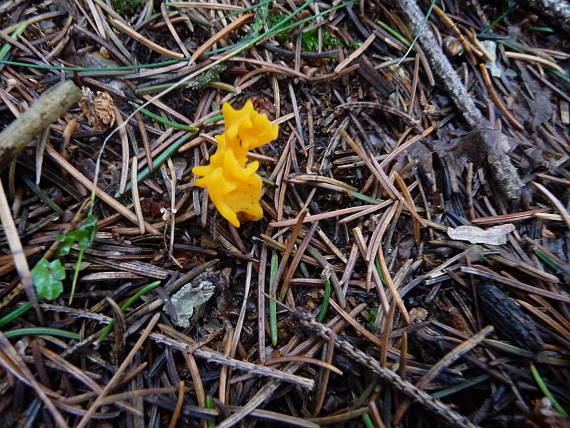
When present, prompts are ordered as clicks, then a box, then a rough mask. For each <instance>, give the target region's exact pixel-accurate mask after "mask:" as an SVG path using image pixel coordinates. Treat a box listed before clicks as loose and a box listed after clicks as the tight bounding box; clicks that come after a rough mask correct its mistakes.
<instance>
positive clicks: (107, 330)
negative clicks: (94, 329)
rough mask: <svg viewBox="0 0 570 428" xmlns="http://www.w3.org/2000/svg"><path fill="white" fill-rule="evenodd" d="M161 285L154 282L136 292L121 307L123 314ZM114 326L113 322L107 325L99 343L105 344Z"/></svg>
mask: <svg viewBox="0 0 570 428" xmlns="http://www.w3.org/2000/svg"><path fill="white" fill-rule="evenodd" d="M159 284H160V281H154V282H151V283H150V284H148V285H147V286H146V287H143V288H141V289H140V290H139V291H138V292H136V293H135V294H133V295H132V296H131V297H129V298H128V299H127V301H126V302H125V303H123V304H122V305H121V312H124V311H125V310H127V308H128V307H129V306H131V305H132V304H133V303H134V302H136V301H137V300H138V299H139V298H140V297H141V296H143V295H144V294H146V293H148V292H149V291H151V290H152V289H153V288H155V287H157V286H158V285H159ZM113 324H114V321H111V322H110V323H109V324H108V325H107V327H105V329H104V330H103V331H102V332H101V334H100V335H99V338H98V339H97V342H98V343H101V342H103V341H104V340H105V339H106V338H107V336H108V335H109V333H111V330H112V328H113Z"/></svg>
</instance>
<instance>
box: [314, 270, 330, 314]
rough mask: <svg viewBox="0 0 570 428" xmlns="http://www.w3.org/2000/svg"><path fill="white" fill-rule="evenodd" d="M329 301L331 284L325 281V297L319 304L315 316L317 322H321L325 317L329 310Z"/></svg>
mask: <svg viewBox="0 0 570 428" xmlns="http://www.w3.org/2000/svg"><path fill="white" fill-rule="evenodd" d="M330 299H331V282H330V281H329V280H328V279H327V281H326V282H325V296H324V297H323V303H322V304H321V309H319V313H318V315H317V321H318V322H323V321H324V320H325V317H326V316H327V312H328V310H329V304H330Z"/></svg>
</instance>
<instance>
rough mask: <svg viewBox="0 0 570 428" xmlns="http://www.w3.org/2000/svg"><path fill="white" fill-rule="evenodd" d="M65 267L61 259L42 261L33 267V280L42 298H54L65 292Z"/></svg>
mask: <svg viewBox="0 0 570 428" xmlns="http://www.w3.org/2000/svg"><path fill="white" fill-rule="evenodd" d="M64 279H65V269H64V267H63V265H62V264H61V262H60V261H59V259H56V260H54V261H52V262H51V263H50V262H48V261H47V260H46V259H43V258H42V259H40V261H39V262H38V263H37V264H36V265H35V266H34V268H33V269H32V281H33V282H34V286H35V287H36V292H37V293H38V297H39V298H40V299H47V300H54V299H57V298H58V297H59V296H60V294H61V293H63V283H62V281H63V280H64Z"/></svg>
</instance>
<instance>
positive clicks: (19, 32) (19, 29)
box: [0, 22, 28, 59]
mask: <svg viewBox="0 0 570 428" xmlns="http://www.w3.org/2000/svg"><path fill="white" fill-rule="evenodd" d="M27 27H28V24H27V23H26V22H22V23H21V24H20V25H18V27H17V28H16V29H15V30H14V32H13V33H12V34H11V35H10V37H11V38H12V39H14V40H18V37H20V36H21V35H22V33H23V32H24V31H26V28H27ZM10 49H12V45H11V44H10V43H8V42H6V43H4V45H3V46H2V48H1V49H0V59H4V58H5V57H6V56H7V55H8V53H9V52H10Z"/></svg>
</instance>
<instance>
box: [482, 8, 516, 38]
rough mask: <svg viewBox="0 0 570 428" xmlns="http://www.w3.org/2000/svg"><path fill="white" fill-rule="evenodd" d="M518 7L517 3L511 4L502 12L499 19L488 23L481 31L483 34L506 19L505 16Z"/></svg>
mask: <svg viewBox="0 0 570 428" xmlns="http://www.w3.org/2000/svg"><path fill="white" fill-rule="evenodd" d="M516 7H517V5H514V6H511V7H509V8H508V9H507V10H505V11H504V12H503V13H501V14H500V15H499V16H498V17H497V19H495V20H494V21H493V22H491V23H490V24H489V25H487V26H486V27H485V28H484V29H483V31H481V34H485V33H486V32H487V31H489V30H490V29H491V28H493V27H494V26H495V25H497V24H498V23H499V22H501V21H502V20H503V19H505V17H506V16H507V15H508V14H509V13H511V12H512V11H513V10H514V9H515V8H516Z"/></svg>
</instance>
